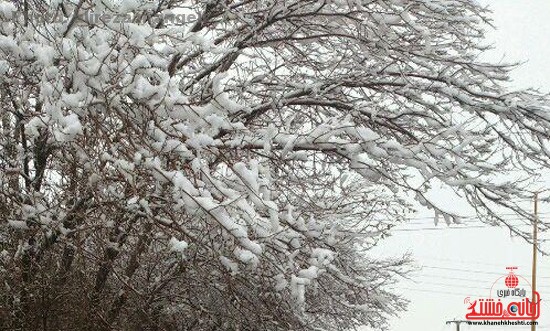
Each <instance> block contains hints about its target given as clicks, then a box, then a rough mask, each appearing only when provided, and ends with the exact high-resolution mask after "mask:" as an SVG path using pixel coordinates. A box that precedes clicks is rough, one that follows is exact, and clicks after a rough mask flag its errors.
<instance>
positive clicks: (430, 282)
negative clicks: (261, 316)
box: [373, 0, 550, 331]
mask: <svg viewBox="0 0 550 331" xmlns="http://www.w3.org/2000/svg"><path fill="white" fill-rule="evenodd" d="M480 2H481V3H483V4H487V5H489V6H490V7H491V8H492V9H493V11H494V14H493V18H494V24H495V26H496V27H497V30H496V31H490V32H489V35H488V40H490V41H492V42H494V44H495V47H496V49H495V51H493V52H492V53H491V54H490V55H489V56H490V57H489V58H490V59H491V60H492V61H497V62H498V61H499V60H501V59H503V58H504V59H505V60H506V62H510V61H527V62H526V63H525V64H523V65H522V66H521V67H520V68H518V69H517V70H516V71H515V72H514V74H513V75H512V78H513V79H514V81H513V83H512V86H513V87H515V88H527V87H534V88H539V89H540V90H541V91H544V92H550V1H549V0H521V1H520V0H482V1H480ZM549 195H550V193H549ZM436 201H437V202H438V203H439V204H441V205H448V206H453V207H454V208H453V209H455V210H457V208H458V210H457V211H460V208H461V207H460V206H456V205H455V201H452V199H451V198H450V197H448V198H445V195H440V198H439V199H438V200H436ZM526 203H530V202H526ZM541 212H542V214H541V219H548V218H549V217H550V206H548V205H547V204H543V205H542V206H541ZM464 213H468V212H467V210H466V209H465V210H463V214H464ZM545 213H547V214H545ZM425 215H427V214H426V213H422V214H419V217H421V216H425ZM413 222H414V223H417V224H415V225H413V226H411V225H405V226H403V227H401V229H400V231H396V232H395V234H394V236H393V237H391V238H390V239H388V240H386V241H385V242H384V243H382V245H380V246H379V247H377V249H376V250H375V251H374V252H373V254H377V255H399V254H403V253H406V252H410V253H412V254H413V257H414V258H415V259H416V260H417V261H418V264H419V265H420V266H423V268H422V269H421V270H420V271H419V272H416V273H415V274H414V275H413V278H414V282H413V281H404V282H402V283H400V284H399V285H398V286H396V288H398V289H399V292H401V293H402V295H403V296H404V297H406V298H408V299H409V300H410V306H409V311H408V312H406V313H404V314H402V315H401V316H400V318H396V319H394V320H392V328H391V330H392V331H411V330H412V331H417V330H418V331H424V330H426V331H442V330H455V326H454V325H445V321H446V320H452V319H455V318H456V319H464V315H465V313H466V309H465V308H466V307H465V305H464V299H465V297H467V296H472V297H474V296H476V294H477V295H487V293H488V292H489V290H488V288H489V287H490V286H491V284H492V283H493V282H494V281H495V280H496V279H497V278H498V277H499V276H495V275H493V274H488V273H502V274H506V270H505V268H506V267H507V266H510V265H515V266H518V267H519V268H520V269H519V270H518V271H517V273H518V274H520V275H523V276H525V277H527V278H529V280H530V277H531V276H530V275H531V267H530V264H531V254H532V247H531V246H530V245H529V244H527V243H526V242H524V241H522V240H521V239H519V238H511V237H510V234H509V232H508V231H506V230H504V229H499V228H491V227H479V228H478V227H475V226H480V225H481V224H477V225H476V224H471V225H468V227H469V228H466V229H448V228H445V227H444V226H441V225H439V226H438V227H437V228H435V227H434V224H433V219H429V218H426V219H418V220H414V221H413ZM513 222H514V223H515V224H516V223H517V224H520V223H521V222H522V220H514V221H513ZM425 228H430V229H425ZM415 229H417V230H415ZM420 229H422V230H420ZM542 236H543V238H549V236H548V235H547V234H543V235H542ZM543 245H546V246H547V247H548V248H550V242H547V243H545V244H543ZM548 262H549V259H548V257H544V258H542V257H539V268H538V270H539V271H538V275H539V277H538V285H539V286H538V290H539V292H540V294H541V297H542V302H543V305H542V306H541V317H540V318H539V326H538V327H537V330H541V331H543V330H550V304H549V303H550V299H549V300H545V299H546V298H550V264H549V263H548ZM441 268H442V269H441ZM461 330H462V331H467V330H478V331H483V330H492V331H500V330H526V331H527V330H530V327H529V326H525V327H505V328H504V327H503V328H500V327H495V326H488V327H482V326H467V325H462V326H461Z"/></svg>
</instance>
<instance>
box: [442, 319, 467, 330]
mask: <svg viewBox="0 0 550 331" xmlns="http://www.w3.org/2000/svg"><path fill="white" fill-rule="evenodd" d="M451 323H454V324H455V325H456V331H460V323H466V321H457V320H454V321H447V322H446V323H445V324H451Z"/></svg>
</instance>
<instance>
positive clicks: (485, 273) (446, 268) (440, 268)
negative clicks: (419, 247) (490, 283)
mask: <svg viewBox="0 0 550 331" xmlns="http://www.w3.org/2000/svg"><path fill="white" fill-rule="evenodd" d="M422 268H428V269H439V270H450V271H457V272H469V273H475V274H484V275H496V276H506V274H505V273H499V272H491V271H483V270H471V269H459V268H450V267H436V266H428V265H422ZM522 276H524V277H527V276H531V275H522ZM539 278H547V279H550V277H539Z"/></svg>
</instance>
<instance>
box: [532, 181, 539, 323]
mask: <svg viewBox="0 0 550 331" xmlns="http://www.w3.org/2000/svg"><path fill="white" fill-rule="evenodd" d="M534 203H535V206H534V207H535V221H534V222H533V270H532V272H531V275H532V276H531V277H532V278H531V289H532V290H533V293H532V299H531V302H532V303H533V302H535V291H536V290H537V240H538V239H537V232H538V222H539V213H538V212H539V210H538V209H539V194H538V192H535V201H534ZM533 321H534V320H533ZM536 329H537V326H536V325H535V323H533V324H531V331H536Z"/></svg>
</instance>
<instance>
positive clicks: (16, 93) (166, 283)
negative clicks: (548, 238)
mask: <svg viewBox="0 0 550 331" xmlns="http://www.w3.org/2000/svg"><path fill="white" fill-rule="evenodd" d="M191 14H194V15H196V17H198V19H196V20H193V21H191V22H190V21H189V20H181V21H180V22H177V21H176V20H174V17H175V16H176V15H179V16H182V15H183V16H185V15H187V16H186V17H188V18H191V17H192V16H191ZM487 15H488V11H487V10H486V9H484V8H482V7H480V6H479V5H478V4H476V2H475V1H474V0H431V1H426V0H409V1H403V0H277V1H269V0H239V1H233V0H223V1H213V0H210V1H197V0H194V1H191V0H188V1H178V0H158V1H139V0H118V1H116V0H70V1H54V0H47V1H39V0H20V1H11V2H10V1H0V74H1V75H0V112H1V113H0V115H1V124H0V128H1V130H2V136H1V137H0V168H1V169H2V170H1V172H0V220H1V221H0V222H1V223H0V273H1V274H0V277H1V280H2V284H1V286H2V291H1V292H0V293H1V294H0V300H1V301H0V320H1V322H0V326H1V327H2V328H7V329H17V328H19V329H36V328H38V326H40V328H42V329H43V330H75V329H85V330H97V329H105V330H349V329H354V328H356V327H358V326H360V325H362V324H367V325H371V326H373V327H375V328H383V327H385V325H386V323H385V322H386V319H387V317H388V316H389V315H391V314H394V313H396V312H398V311H400V310H402V309H404V307H405V302H404V301H403V300H402V299H401V298H400V297H399V295H398V294H396V293H392V292H391V291H388V289H387V288H388V285H389V284H392V282H394V281H395V277H396V275H399V274H401V273H402V272H404V271H405V270H406V259H399V260H378V259H376V258H375V257H372V256H369V255H368V250H369V248H371V247H372V246H373V245H375V244H376V242H377V241H378V240H380V239H381V238H383V237H384V236H385V235H388V234H389V233H390V232H391V228H392V227H393V226H394V225H395V224H397V223H399V222H400V221H403V220H404V216H405V215H406V213H407V212H408V211H409V210H410V208H411V207H412V206H413V204H412V202H413V200H416V201H418V202H420V203H421V204H423V205H424V206H427V207H428V208H431V209H433V210H434V211H435V213H436V214H437V215H442V217H443V218H444V219H445V220H446V221H447V222H458V221H459V219H458V218H457V217H456V216H455V215H453V214H452V213H450V212H449V211H448V210H445V208H443V207H442V206H439V205H437V204H436V203H434V202H432V201H429V199H428V198H427V197H426V192H428V191H429V189H430V187H431V186H432V185H434V184H437V185H443V186H445V187H448V188H450V189H453V190H455V191H456V192H457V194H459V195H460V196H462V197H463V198H464V199H466V200H467V201H468V202H470V203H471V205H472V206H473V207H474V208H475V209H476V211H477V212H478V214H479V215H480V216H482V219H483V220H486V221H488V222H492V223H496V224H500V225H504V226H507V225H508V224H507V223H506V220H505V219H502V218H501V217H499V215H500V214H501V213H497V211H501V210H503V209H508V210H511V211H512V212H514V213H518V214H519V215H521V216H525V217H530V215H529V214H528V213H527V212H526V211H524V210H522V209H521V208H520V207H519V206H518V205H516V203H515V202H516V201H517V199H515V198H518V197H522V187H520V184H518V183H521V181H511V182H504V181H503V180H502V178H503V176H502V175H503V174H506V173H517V170H521V172H522V173H524V174H526V175H529V174H531V173H533V172H534V171H536V170H537V169H538V167H541V166H547V165H548V160H549V156H550V150H549V147H550V146H549V144H548V140H547V138H548V134H549V130H550V113H549V112H548V107H547V106H546V104H545V103H546V102H547V98H546V97H545V96H543V95H540V94H539V93H537V92H535V91H519V92H510V91H507V90H506V89H505V88H504V87H503V83H504V82H506V80H507V79H508V73H509V70H511V69H512V67H513V66H510V65H495V64H490V63H484V62H482V61H481V60H479V55H480V54H481V53H482V52H483V51H484V50H486V48H487V47H486V46H483V45H482V41H483V39H482V38H483V29H484V28H485V27H486V26H487V24H488V23H489V22H488V18H487ZM182 21H185V22H182ZM510 229H511V231H513V232H514V233H515V234H517V235H520V236H523V237H525V238H528V235H527V234H525V233H523V232H521V231H520V230H519V229H516V228H514V227H511V226H510Z"/></svg>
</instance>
